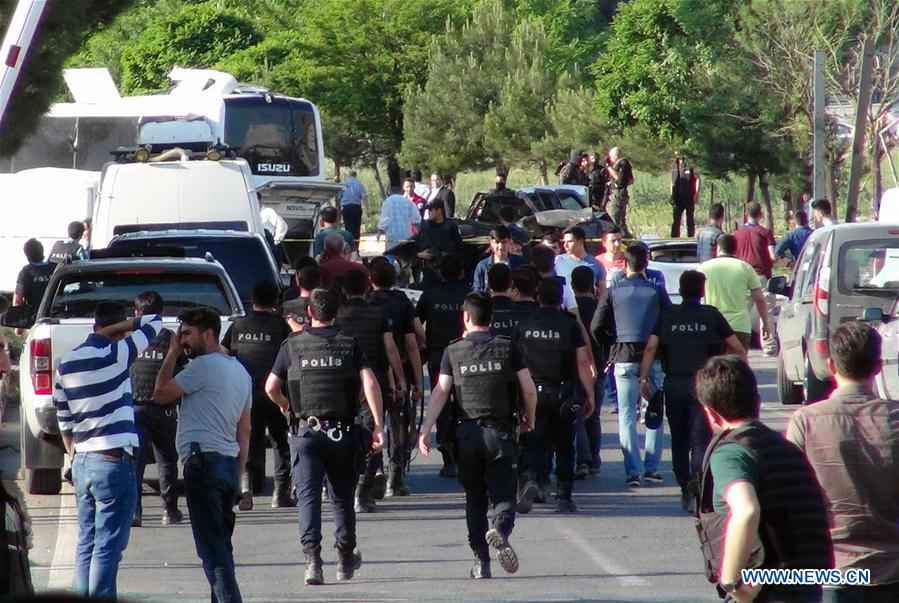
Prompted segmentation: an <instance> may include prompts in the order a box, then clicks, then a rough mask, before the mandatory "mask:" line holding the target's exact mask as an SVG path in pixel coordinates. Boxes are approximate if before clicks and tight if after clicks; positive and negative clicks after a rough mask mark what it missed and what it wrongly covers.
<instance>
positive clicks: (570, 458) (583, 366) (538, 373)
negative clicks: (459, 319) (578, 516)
mask: <svg viewBox="0 0 899 603" xmlns="http://www.w3.org/2000/svg"><path fill="white" fill-rule="evenodd" d="M537 301H538V302H539V303H540V308H539V309H538V310H537V311H536V312H535V313H534V314H533V315H531V316H530V317H528V318H525V319H524V320H522V321H521V322H520V323H518V326H517V327H516V329H515V333H514V334H513V335H512V340H513V341H514V342H515V343H517V344H518V345H519V346H520V348H521V352H522V354H523V355H524V360H525V364H526V365H527V367H528V369H529V370H530V372H531V376H532V377H533V379H534V383H535V385H536V387H537V413H536V423H535V425H534V430H533V431H532V432H531V433H529V434H528V437H527V443H526V445H525V450H524V456H523V465H524V467H523V468H522V474H523V477H524V479H525V484H524V486H523V487H522V491H521V496H520V497H519V501H518V511H519V512H520V513H528V512H530V510H531V507H532V506H533V504H534V499H536V498H537V496H538V495H539V494H540V489H539V486H538V485H537V484H538V481H539V479H540V477H541V476H542V475H543V474H544V473H545V472H546V471H545V468H544V465H545V464H546V460H547V458H548V457H549V454H550V443H552V446H553V449H554V450H555V453H556V499H557V500H558V506H557V507H556V512H557V513H570V512H574V511H577V507H576V506H575V504H574V502H573V501H572V500H571V488H572V485H573V484H574V434H575V430H574V428H575V419H576V416H577V415H576V410H575V408H574V405H575V401H574V398H575V388H576V384H575V381H574V379H575V377H577V378H578V379H579V380H580V383H581V386H582V387H583V388H584V391H585V392H586V400H585V403H584V414H585V415H587V416H589V415H590V414H592V412H593V409H594V406H595V400H594V395H593V376H592V374H591V371H590V365H591V363H592V360H591V358H590V356H589V355H588V354H587V342H585V341H584V338H583V336H582V335H581V329H580V327H579V326H578V324H577V322H576V321H575V319H574V318H573V317H572V316H571V315H570V314H568V313H567V312H563V311H562V310H560V309H559V305H560V304H561V303H562V287H561V284H560V283H559V282H558V281H556V280H553V279H547V280H545V281H543V282H542V283H540V286H539V287H538V288H537Z"/></svg>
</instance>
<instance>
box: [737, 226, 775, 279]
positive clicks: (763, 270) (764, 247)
mask: <svg viewBox="0 0 899 603" xmlns="http://www.w3.org/2000/svg"><path fill="white" fill-rule="evenodd" d="M734 239H736V241H737V248H736V251H735V252H734V256H736V257H738V258H740V259H741V260H743V261H744V262H746V263H747V264H749V265H750V266H752V268H753V270H755V271H756V272H757V273H758V274H760V275H762V276H764V277H766V278H771V269H772V268H773V267H774V260H772V259H771V254H770V253H769V252H768V247H774V245H775V243H776V241H775V240H774V235H773V234H771V231H770V230H768V229H767V228H765V227H764V226H762V225H760V224H755V223H751V222H750V223H748V224H745V225H743V226H741V227H740V228H738V229H737V230H735V231H734Z"/></svg>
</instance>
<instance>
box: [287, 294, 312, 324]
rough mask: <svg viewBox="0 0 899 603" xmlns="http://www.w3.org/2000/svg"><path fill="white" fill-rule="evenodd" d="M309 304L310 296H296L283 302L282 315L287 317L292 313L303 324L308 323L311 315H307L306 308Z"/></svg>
mask: <svg viewBox="0 0 899 603" xmlns="http://www.w3.org/2000/svg"><path fill="white" fill-rule="evenodd" d="M308 306H309V298H308V297H295V298H293V299H291V300H288V301H286V302H284V303H283V304H281V316H282V317H284V318H285V319H286V318H287V317H288V316H290V315H291V314H292V315H293V316H294V317H295V318H296V321H297V322H298V323H300V324H301V325H304V326H305V325H306V323H307V322H308V321H309V317H308V316H306V308H307V307H308Z"/></svg>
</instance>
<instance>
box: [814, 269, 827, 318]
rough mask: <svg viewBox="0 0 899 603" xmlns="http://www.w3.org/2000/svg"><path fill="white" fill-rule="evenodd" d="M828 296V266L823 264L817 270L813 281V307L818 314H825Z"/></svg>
mask: <svg viewBox="0 0 899 603" xmlns="http://www.w3.org/2000/svg"><path fill="white" fill-rule="evenodd" d="M829 297H830V266H823V267H822V268H821V270H819V271H818V280H817V281H816V282H815V309H816V310H817V311H818V313H819V314H821V315H823V316H827V308H828V301H827V300H828V298H829Z"/></svg>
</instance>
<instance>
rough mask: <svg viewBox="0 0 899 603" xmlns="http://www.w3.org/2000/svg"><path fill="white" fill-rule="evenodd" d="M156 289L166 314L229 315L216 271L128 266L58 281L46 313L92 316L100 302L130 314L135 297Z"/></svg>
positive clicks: (58, 315)
mask: <svg viewBox="0 0 899 603" xmlns="http://www.w3.org/2000/svg"><path fill="white" fill-rule="evenodd" d="M144 291H156V292H157V293H159V294H160V295H161V296H162V299H163V300H164V301H165V309H164V310H163V315H164V316H177V315H178V313H179V312H181V311H182V310H185V309H187V308H196V307H198V306H209V307H211V308H213V309H215V310H216V311H217V312H218V313H219V314H220V315H222V316H230V315H231V314H232V313H233V312H232V308H231V304H230V303H229V302H228V296H227V294H226V293H225V289H224V286H223V283H222V282H221V280H220V279H219V278H218V277H216V276H215V275H214V274H202V273H183V274H177V273H174V274H173V273H172V272H163V271H162V270H156V269H143V268H138V269H128V270H122V271H119V272H115V273H102V274H70V275H68V276H67V277H65V278H64V279H63V280H61V281H60V282H59V286H58V287H57V289H56V292H55V294H54V295H53V302H52V304H51V306H50V311H49V312H48V313H47V315H48V316H49V317H50V318H89V317H93V315H94V309H95V308H96V307H97V304H98V303H100V302H101V301H115V302H119V303H120V304H122V305H123V306H125V308H126V309H127V311H128V314H129V315H131V314H133V312H134V298H135V297H137V295H138V294H140V293H143V292H144Z"/></svg>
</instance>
